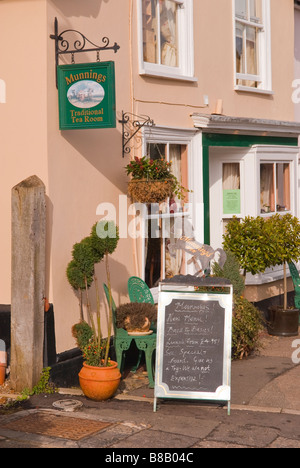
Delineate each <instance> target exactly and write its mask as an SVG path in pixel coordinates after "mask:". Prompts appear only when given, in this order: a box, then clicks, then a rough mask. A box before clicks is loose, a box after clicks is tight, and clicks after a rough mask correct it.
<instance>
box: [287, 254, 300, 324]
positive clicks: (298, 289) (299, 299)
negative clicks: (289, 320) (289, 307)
mask: <svg viewBox="0 0 300 468" xmlns="http://www.w3.org/2000/svg"><path fill="white" fill-rule="evenodd" d="M288 265H289V269H290V273H291V277H292V280H293V284H294V288H295V298H294V303H295V307H296V309H300V276H299V272H298V270H297V267H296V265H295V264H294V263H293V262H290V263H289V264H288ZM299 321H300V319H299Z"/></svg>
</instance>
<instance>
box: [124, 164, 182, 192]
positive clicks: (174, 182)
mask: <svg viewBox="0 0 300 468" xmlns="http://www.w3.org/2000/svg"><path fill="white" fill-rule="evenodd" d="M125 169H126V172H127V175H130V176H131V177H132V180H134V181H137V180H146V181H164V182H165V184H167V183H171V193H174V194H175V195H176V196H177V197H178V198H179V199H180V200H183V199H184V198H185V195H186V193H187V192H188V191H189V190H187V189H186V188H185V187H183V186H182V185H181V184H180V182H179V181H178V179H177V177H176V176H175V175H174V174H172V172H171V169H172V161H170V162H168V161H166V160H165V159H163V158H161V159H149V158H147V157H146V156H143V157H142V158H138V157H135V158H134V159H133V160H132V161H131V162H130V163H129V164H128V165H127V166H126V167H125Z"/></svg>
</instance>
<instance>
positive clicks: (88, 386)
mask: <svg viewBox="0 0 300 468" xmlns="http://www.w3.org/2000/svg"><path fill="white" fill-rule="evenodd" d="M120 380H121V374H120V371H119V369H118V364H117V363H116V362H114V361H111V366H109V367H94V366H89V365H88V364H86V363H85V362H84V363H83V368H82V369H81V371H80V372H79V383H80V387H81V390H82V391H83V393H84V394H85V396H86V397H88V398H90V399H91V400H95V401H103V400H108V399H109V398H111V397H112V396H113V395H114V394H115V392H116V391H117V389H118V387H119V384H120Z"/></svg>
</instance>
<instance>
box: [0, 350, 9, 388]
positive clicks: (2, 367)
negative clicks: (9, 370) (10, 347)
mask: <svg viewBox="0 0 300 468" xmlns="http://www.w3.org/2000/svg"><path fill="white" fill-rule="evenodd" d="M6 365H7V354H6V352H5V351H0V385H3V384H4V380H5V374H6Z"/></svg>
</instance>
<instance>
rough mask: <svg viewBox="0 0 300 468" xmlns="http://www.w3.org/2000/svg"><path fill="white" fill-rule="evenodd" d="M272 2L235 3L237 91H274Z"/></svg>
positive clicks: (244, 0) (266, 0)
mask: <svg viewBox="0 0 300 468" xmlns="http://www.w3.org/2000/svg"><path fill="white" fill-rule="evenodd" d="M269 22H270V2H269V0H235V89H237V90H260V91H265V92H267V91H271V62H270V56H271V54H270V27H269Z"/></svg>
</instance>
